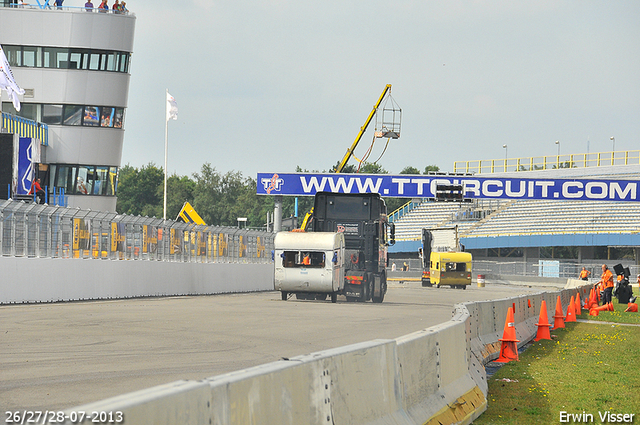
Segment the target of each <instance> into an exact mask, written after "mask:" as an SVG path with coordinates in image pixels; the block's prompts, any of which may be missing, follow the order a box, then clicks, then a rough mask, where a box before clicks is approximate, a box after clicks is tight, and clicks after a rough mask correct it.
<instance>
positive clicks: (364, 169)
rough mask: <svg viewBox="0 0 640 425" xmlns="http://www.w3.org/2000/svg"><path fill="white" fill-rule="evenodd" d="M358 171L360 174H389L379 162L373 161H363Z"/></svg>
mask: <svg viewBox="0 0 640 425" xmlns="http://www.w3.org/2000/svg"><path fill="white" fill-rule="evenodd" d="M360 173H362V174H389V172H388V171H387V170H385V169H384V168H382V166H381V165H380V164H375V163H373V162H365V163H364V164H362V166H361V167H360Z"/></svg>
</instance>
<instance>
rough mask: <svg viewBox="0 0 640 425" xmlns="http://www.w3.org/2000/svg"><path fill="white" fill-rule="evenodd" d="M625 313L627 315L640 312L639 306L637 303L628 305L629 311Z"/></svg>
mask: <svg viewBox="0 0 640 425" xmlns="http://www.w3.org/2000/svg"><path fill="white" fill-rule="evenodd" d="M624 312H625V313H637V312H638V304H636V303H629V304H627V309H626V310H625V311H624Z"/></svg>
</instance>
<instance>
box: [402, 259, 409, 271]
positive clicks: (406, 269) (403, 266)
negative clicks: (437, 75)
mask: <svg viewBox="0 0 640 425" xmlns="http://www.w3.org/2000/svg"><path fill="white" fill-rule="evenodd" d="M408 270H409V265H408V264H407V262H406V261H405V262H404V264H402V271H403V272H406V271H408Z"/></svg>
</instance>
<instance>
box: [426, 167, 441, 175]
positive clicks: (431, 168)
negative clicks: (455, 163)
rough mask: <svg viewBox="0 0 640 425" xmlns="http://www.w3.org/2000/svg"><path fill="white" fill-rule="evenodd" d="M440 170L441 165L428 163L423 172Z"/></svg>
mask: <svg viewBox="0 0 640 425" xmlns="http://www.w3.org/2000/svg"><path fill="white" fill-rule="evenodd" d="M438 171H440V167H438V166H437V165H427V166H426V167H424V173H422V174H429V173H430V172H434V173H436V172H438Z"/></svg>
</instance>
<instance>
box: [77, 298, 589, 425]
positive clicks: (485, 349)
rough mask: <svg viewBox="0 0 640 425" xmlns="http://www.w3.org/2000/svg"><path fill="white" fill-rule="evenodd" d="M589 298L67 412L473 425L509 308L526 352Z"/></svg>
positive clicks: (481, 315)
mask: <svg viewBox="0 0 640 425" xmlns="http://www.w3.org/2000/svg"><path fill="white" fill-rule="evenodd" d="M584 289H585V288H583V287H577V288H570V289H563V290H560V291H552V292H541V293H538V294H532V295H523V296H519V297H515V298H509V299H502V300H494V301H481V302H473V303H465V304H458V305H456V306H455V307H454V311H453V314H452V318H451V320H449V321H448V322H446V323H443V324H441V325H437V326H433V327H430V328H428V329H424V330H422V331H419V332H414V333H412V334H409V335H405V336H402V337H400V338H397V339H395V340H375V341H369V342H364V343H360V344H354V345H350V346H346V347H341V348H336V349H333V350H326V351H322V352H317V353H312V354H309V355H304V356H298V357H294V358H290V359H287V360H283V361H279V362H274V363H269V364H265V365H261V366H257V367H253V368H249V369H246V370H241V371H237V372H232V373H229V374H225V375H220V376H215V377H211V378H208V379H205V380H203V381H196V382H190V381H178V382H176V383H173V384H167V385H163V386H159V387H154V388H151V389H149V390H144V391H138V392H136V393H131V394H127V395H123V396H119V397H115V398H112V399H108V400H104V401H100V402H96V403H91V404H88V405H84V406H79V407H76V408H73V409H69V410H68V411H67V412H68V413H70V412H73V411H97V412H101V411H110V412H122V415H123V417H124V419H125V421H126V422H125V423H126V424H129V425H131V424H146V423H157V424H173V423H181V424H198V423H210V424H216V425H227V424H234V425H235V424H246V423H252V424H274V423H277V424H282V425H286V424H291V425H296V424H301V423H304V424H318V425H320V424H367V425H387V424H388V425H405V424H406V425H409V424H423V423H434V424H437V423H441V424H444V423H447V424H448V423H460V424H469V423H471V422H472V421H473V420H474V419H475V418H477V417H478V416H480V415H481V414H482V413H483V412H484V411H485V410H486V408H487V391H488V385H487V379H486V373H485V369H484V364H486V363H487V362H488V361H490V360H491V359H493V358H496V357H497V354H498V351H499V349H500V346H499V341H498V340H499V339H500V338H501V337H502V333H503V330H504V324H505V319H506V314H507V310H508V309H509V307H512V306H513V304H514V303H515V304H516V311H515V314H514V320H515V322H516V323H515V327H516V334H517V338H518V339H519V340H520V343H519V345H523V344H525V343H526V342H527V341H530V340H532V339H533V338H534V337H535V335H536V331H537V327H536V326H535V323H536V322H537V319H538V317H539V308H540V305H541V302H542V300H545V301H546V303H547V306H548V310H549V311H548V315H549V313H551V315H550V316H549V317H551V316H552V313H553V312H554V311H555V301H556V300H557V297H558V296H560V298H561V300H564V299H570V297H571V296H572V295H575V294H576V293H577V291H580V290H584ZM563 309H564V310H563V313H564V311H566V304H564V303H563ZM149 418H152V420H150V419H149ZM76 422H77V421H76ZM84 423H90V421H89V420H87V421H85V422H84Z"/></svg>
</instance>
